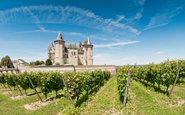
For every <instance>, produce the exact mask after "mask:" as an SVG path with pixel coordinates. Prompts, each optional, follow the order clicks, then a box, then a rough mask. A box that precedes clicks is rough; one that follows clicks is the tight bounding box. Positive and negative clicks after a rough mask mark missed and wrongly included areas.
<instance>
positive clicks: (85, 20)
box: [0, 6, 140, 35]
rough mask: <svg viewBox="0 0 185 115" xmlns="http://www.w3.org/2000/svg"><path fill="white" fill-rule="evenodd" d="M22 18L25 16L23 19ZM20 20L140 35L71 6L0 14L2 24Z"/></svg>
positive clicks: (17, 10) (14, 9)
mask: <svg viewBox="0 0 185 115" xmlns="http://www.w3.org/2000/svg"><path fill="white" fill-rule="evenodd" d="M30 14H31V17H32V19H34V22H33V21H32V20H31V19H29V17H30V16H28V15H30ZM21 16H24V17H23V19H21ZM27 16H28V17H27ZM20 19H21V20H20ZM19 20H20V21H21V23H22V22H24V23H30V22H33V23H36V24H41V23H59V24H70V25H71V24H72V25H78V26H84V27H88V28H94V29H98V30H102V31H107V32H114V31H119V32H120V31H127V32H130V33H133V34H136V35H139V34H140V31H139V30H137V29H136V28H134V27H132V26H130V25H127V24H124V23H121V22H120V21H117V20H113V19H106V18H103V17H101V16H98V15H95V14H94V13H93V12H91V11H88V10H84V9H81V8H77V7H71V6H67V7H62V6H29V7H19V8H12V9H8V10H5V11H1V12H0V23H10V22H16V21H18V22H19ZM39 28H40V30H41V31H44V28H42V26H39Z"/></svg>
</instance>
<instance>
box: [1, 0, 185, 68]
mask: <svg viewBox="0 0 185 115" xmlns="http://www.w3.org/2000/svg"><path fill="white" fill-rule="evenodd" d="M58 32H61V33H62V35H63V38H64V40H65V41H66V43H79V42H80V41H84V40H85V39H87V37H89V38H90V39H91V41H92V43H93V45H94V49H93V55H94V57H93V59H94V64H113V65H125V64H147V63H151V62H154V63H160V62H161V61H164V60H167V59H185V0H0V58H2V57H3V56H5V55H9V56H10V57H11V58H12V59H14V60H15V59H24V60H26V61H28V62H30V61H34V60H46V59H47V58H48V57H47V56H48V55H47V48H48V45H49V44H50V43H51V42H52V41H54V40H55V39H56V37H57V33H58Z"/></svg>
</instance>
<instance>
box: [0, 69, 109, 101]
mask: <svg viewBox="0 0 185 115" xmlns="http://www.w3.org/2000/svg"><path fill="white" fill-rule="evenodd" d="M110 76H111V74H110V72H108V71H100V70H98V71H92V72H80V73H75V72H66V73H63V74H62V73H59V72H29V73H28V72H24V73H18V74H10V73H6V74H0V83H1V84H2V85H4V87H8V88H9V89H10V90H13V89H12V87H14V89H15V88H17V89H19V91H20V93H21V94H22V92H21V91H22V90H24V92H25V94H26V95H27V90H28V89H35V88H39V89H40V91H41V92H42V93H43V95H44V96H45V98H47V96H48V94H49V93H51V92H52V91H55V93H56V96H57V95H58V91H59V90H64V91H65V92H66V94H65V95H66V96H67V97H69V98H70V99H72V100H75V101H76V102H78V100H79V99H80V98H83V97H84V95H87V96H88V95H90V94H92V93H93V92H95V91H97V90H98V89H99V88H100V87H101V86H103V85H104V83H105V82H106V81H107V80H108V79H109V78H110Z"/></svg>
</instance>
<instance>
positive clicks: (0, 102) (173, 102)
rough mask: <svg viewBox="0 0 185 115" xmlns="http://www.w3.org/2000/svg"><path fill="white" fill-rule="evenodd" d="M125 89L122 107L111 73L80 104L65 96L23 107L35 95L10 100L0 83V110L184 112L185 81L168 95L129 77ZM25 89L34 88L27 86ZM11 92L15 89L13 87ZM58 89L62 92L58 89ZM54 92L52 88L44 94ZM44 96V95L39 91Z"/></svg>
mask: <svg viewBox="0 0 185 115" xmlns="http://www.w3.org/2000/svg"><path fill="white" fill-rule="evenodd" d="M130 86H131V87H130V90H129V100H128V103H127V106H126V107H122V105H121V104H120V102H119V95H118V90H117V82H116V76H112V77H111V78H110V79H109V81H108V82H106V83H105V85H104V86H103V87H101V88H100V89H99V91H98V92H97V93H94V94H92V96H90V97H89V99H87V101H84V102H83V103H82V104H81V106H79V107H74V106H73V104H72V103H71V102H70V101H69V99H67V98H66V97H61V98H58V99H54V100H53V101H51V102H50V103H49V104H48V105H46V106H43V107H40V108H39V109H36V110H26V109H25V108H24V105H25V104H28V103H32V102H35V101H38V97H37V96H36V95H32V96H26V97H24V98H21V99H16V100H13V99H11V98H10V97H11V96H10V94H8V93H7V91H8V89H7V88H6V89H5V88H4V87H3V86H1V87H0V111H1V114H2V115H10V114H14V115H20V114H27V115H41V114H44V115H51V114H56V115H57V114H61V115H64V114H66V115H68V114H82V115H87V114H88V115H99V114H136V115H137V114H142V115H148V114H152V115H161V114H165V115H183V114H184V113H185V104H184V103H185V84H180V85H177V86H176V87H175V88H174V91H173V93H172V95H171V96H170V97H168V96H166V95H165V94H162V93H159V92H155V91H154V89H153V88H146V87H145V86H144V85H143V84H141V83H140V82H136V81H135V80H131V85H130ZM27 92H28V93H32V92H34V91H33V90H31V89H30V90H28V91H27ZM14 93H18V91H15V92H14ZM59 93H61V94H62V93H64V92H62V91H60V92H59ZM53 96H55V92H52V93H50V94H49V96H48V97H53ZM42 97H43V98H44V96H43V95H42Z"/></svg>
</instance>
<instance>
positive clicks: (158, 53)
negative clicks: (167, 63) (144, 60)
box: [154, 51, 165, 55]
mask: <svg viewBox="0 0 185 115" xmlns="http://www.w3.org/2000/svg"><path fill="white" fill-rule="evenodd" d="M154 54H155V55H163V54H165V52H164V51H157V52H155V53H154Z"/></svg>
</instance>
